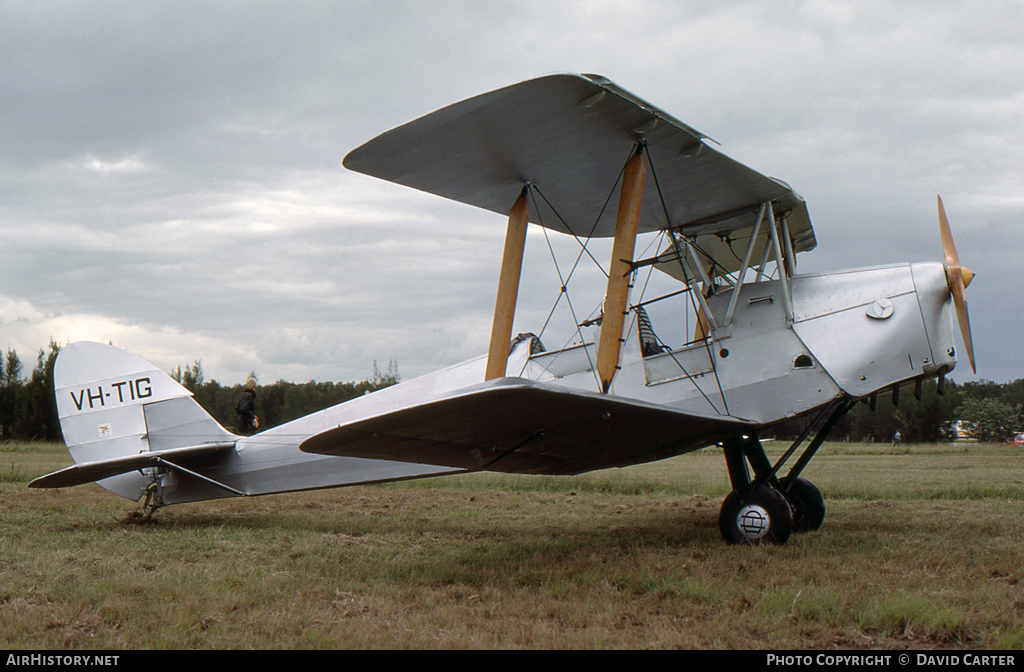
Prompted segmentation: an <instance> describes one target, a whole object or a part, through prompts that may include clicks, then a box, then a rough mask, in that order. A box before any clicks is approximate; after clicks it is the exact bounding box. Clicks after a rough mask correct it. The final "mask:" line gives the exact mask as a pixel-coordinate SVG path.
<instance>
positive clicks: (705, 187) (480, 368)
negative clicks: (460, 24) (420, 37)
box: [31, 74, 974, 544]
mask: <svg viewBox="0 0 1024 672" xmlns="http://www.w3.org/2000/svg"><path fill="white" fill-rule="evenodd" d="M708 140H709V138H708V137H707V136H705V135H704V134H703V133H700V132H699V131H697V130H695V129H693V128H691V127H689V126H687V125H686V124H684V123H682V122H680V121H679V120H677V119H675V118H673V117H672V116H670V115H668V114H666V113H665V112H663V111H661V110H660V109H658V108H656V107H654V106H652V105H650V104H649V103H647V102H645V101H643V100H641V99H640V98H638V97H636V96H634V95H632V94H631V93H629V92H627V91H625V90H624V89H622V88H620V87H618V86H616V85H615V84H614V83H612V82H611V81H609V80H607V79H605V78H603V77H600V76H597V75H570V74H559V75H552V76H545V77H541V78H538V79H533V80H529V81H526V82H522V83H519V84H516V85H513V86H509V87H506V88H503V89H499V90H497V91H492V92H490V93H486V94H483V95H480V96H476V97H474V98H470V99H468V100H465V101H462V102H460V103H456V104H454V105H451V106H449V107H446V108H443V109H441V110H438V111H436V112H433V113H431V114H428V115H426V116H424V117H421V118H419V119H417V120H415V121H412V122H409V123H408V124H405V125H403V126H400V127H398V128H395V129H393V130H391V131H388V132H386V133H384V134H382V135H380V136H378V137H377V138H375V139H373V140H371V141H369V142H367V143H366V144H364V145H363V146H361V147H359V148H357V149H355V150H353V151H352V152H351V153H350V154H348V156H347V157H346V158H345V161H344V165H345V166H346V167H347V168H349V169H351V170H354V171H357V172H360V173H364V174H366V175H370V176H373V177H377V178H382V179H384V180H389V181H392V182H396V183H398V184H402V185H406V186H410V187H413V188H416V189H419V190H422V191H425V192H428V193H431V194H436V195H439V196H443V197H445V198H449V199H453V200H455V201H459V202H461V203H466V204H470V205H475V206H477V207H479V208H483V209H485V210H490V211H493V212H497V213H500V214H501V215H502V216H505V215H507V216H508V224H507V227H508V228H507V233H506V239H505V247H504V256H503V259H502V261H501V273H500V277H499V282H498V288H497V300H496V305H495V310H494V320H493V326H492V331H491V340H490V348H489V351H488V354H487V355H486V356H481V357H478V358H476V359H471V360H469V361H467V362H463V363H461V364H456V365H454V366H451V367H448V368H446V369H444V370H441V371H438V372H436V373H433V374H429V375H425V376H422V377H419V378H415V379H413V380H409V381H406V382H403V383H400V384H398V385H395V386H392V387H389V388H386V389H383V390H380V391H378V392H375V393H373V394H369V395H366V396H364V397H360V398H358V399H354V400H351V401H348V402H345V403H343V404H339V405H337V406H334V407H332V408H328V409H326V410H323V411H320V412H317V413H313V414H312V415H309V416H306V417H304V418H300V419H298V420H294V421H292V422H289V423H287V424H284V425H281V426H278V427H274V428H272V429H268V430H266V431H263V432H261V433H258V434H256V435H254V436H248V437H241V436H236V435H234V434H232V433H231V432H229V431H227V430H226V429H224V428H223V427H221V426H220V425H219V424H218V423H217V422H216V421H215V420H213V418H212V417H210V415H209V414H207V413H206V411H204V410H203V409H202V408H201V407H200V406H199V405H198V404H197V403H196V402H195V401H194V400H193V399H192V397H191V393H190V392H189V391H188V390H186V389H185V388H184V387H182V386H181V385H179V384H178V383H176V382H175V381H174V380H172V379H171V378H170V377H168V376H167V375H166V374H164V373H162V372H161V371H159V370H158V369H157V368H155V367H154V366H152V365H151V364H149V363H147V362H145V361H143V360H141V359H139V358H138V357H135V356H134V355H131V354H129V353H127V352H124V351H122V350H120V349H117V348H114V347H111V346H107V345H101V344H97V343H87V342H82V343H73V344H70V345H68V346H67V347H65V348H64V349H63V350H62V351H61V353H60V355H59V357H58V358H57V362H56V367H55V371H54V380H55V393H56V395H57V407H58V412H59V415H60V421H61V429H62V430H63V433H64V439H65V441H66V443H67V445H68V449H69V451H70V453H71V455H72V457H73V459H74V460H75V462H76V464H75V465H73V466H71V467H68V468H67V469H63V470H61V471H58V472H55V473H52V474H49V475H46V476H43V477H41V478H38V479H36V480H35V481H33V482H32V483H31V486H32V487H37V488H49V487H64V486H72V485H78V484H82V483H88V482H92V481H96V482H98V483H99V484H100V485H101V486H103V487H104V488H106V489H108V490H110V491H112V492H114V493H117V494H118V495H122V496H124V497H127V498H129V499H133V500H136V501H141V500H143V498H145V501H144V506H145V508H146V509H147V511H148V512H152V511H153V510H155V509H156V508H158V507H161V506H164V505H168V504H174V503H181V502H193V501H198V500H205V499H212V498H217V497H226V496H247V495H264V494H270V493H278V492H287V491H296V490H307V489H317V488H331V487H339V486H345V485H352V484H357V483H374V482H382V481H392V480H399V479H409V478H419V477H424V476H436V475H440V474H455V473H462V472H466V471H478V470H484V471H497V472H505V473H516V474H578V473H581V472H587V471H591V470H596V469H607V468H610V467H623V466H627V465H632V464H638V463H642V462H650V461H654V460H660V459H663V458H667V457H670V456H674V455H680V454H682V453H686V452H689V451H694V450H698V449H700V448H705V447H708V446H714V445H721V446H722V450H723V453H724V456H725V460H724V461H725V465H726V468H727V469H728V473H729V477H730V480H731V482H732V488H733V489H732V492H731V493H730V494H729V495H728V496H727V497H726V498H725V501H724V503H723V504H722V509H721V514H720V516H719V524H720V528H721V532H722V536H723V537H724V539H725V540H726V541H728V542H730V543H740V544H761V543H784V542H785V541H786V540H787V539H788V538H789V536H790V533H791V532H792V531H808V530H815V529H817V528H818V527H819V526H820V525H821V523H822V519H823V518H824V515H825V505H824V501H823V498H822V495H821V493H820V492H819V490H818V489H817V488H816V487H815V486H814V485H813V484H811V483H810V482H809V481H807V480H806V479H804V478H802V477H801V473H802V472H803V470H804V468H805V467H806V466H807V464H808V462H809V461H810V460H811V458H812V457H813V456H814V454H815V452H816V451H817V449H818V448H819V446H820V445H821V443H822V441H823V440H824V439H825V437H826V436H827V434H828V432H829V430H830V429H831V428H832V427H833V425H834V424H835V423H836V421H837V420H838V419H839V418H840V417H841V416H842V415H843V414H844V413H845V412H846V411H848V410H849V409H850V407H851V406H852V405H853V404H854V403H856V402H857V401H860V400H867V401H871V402H872V403H873V401H874V398H875V395H877V394H878V393H879V392H884V391H887V390H891V391H892V393H893V397H894V400H895V398H896V397H897V395H898V392H899V390H900V388H901V386H903V385H907V386H910V385H913V386H914V387H915V391H916V393H917V395H918V396H919V395H920V392H921V385H922V381H924V380H926V379H929V378H935V377H937V378H938V379H939V387H940V390H941V387H942V384H943V381H944V379H945V376H946V374H948V373H949V372H950V371H951V370H952V369H953V366H954V365H955V364H956V353H955V347H956V345H957V343H956V342H955V340H954V339H955V335H954V329H953V316H954V313H955V315H956V318H957V321H958V322H959V327H960V333H961V335H962V338H963V343H964V347H965V350H966V352H967V356H968V358H969V360H970V362H971V367H972V368H973V367H974V355H973V352H972V345H971V336H970V326H969V322H968V316H967V306H966V302H965V299H964V289H965V287H966V286H967V284H968V283H969V282H970V279H971V277H972V276H971V273H970V272H969V271H967V269H964V268H962V267H961V266H960V263H959V260H958V257H957V253H956V250H955V248H954V246H953V240H952V237H951V235H950V232H949V226H948V223H947V221H946V215H945V212H944V211H943V205H942V201H941V199H939V201H938V209H939V222H940V231H941V239H942V245H943V248H944V251H945V260H944V263H941V264H940V263H937V262H933V263H912V264H911V263H903V264H893V265H886V266H877V267H872V268H861V269H856V270H847V271H840V272H836V273H811V274H798V273H797V256H798V255H799V254H800V253H801V252H806V251H808V250H811V249H813V248H814V247H815V245H816V241H815V236H814V231H813V229H812V227H811V221H810V218H809V216H808V212H807V207H806V204H805V203H804V201H803V199H802V198H801V197H800V196H799V195H797V193H796V192H794V191H793V190H792V189H791V188H790V187H789V186H788V185H787V184H785V183H784V182H781V181H779V180H776V179H774V178H770V177H766V176H764V175H761V174H759V173H757V172H755V171H754V170H751V169H750V168H748V167H746V166H744V165H741V164H740V163H737V162H736V161H734V160H732V159H730V158H729V157H727V156H725V155H724V154H722V153H721V152H719V151H718V150H716V149H715V148H714V147H712V146H711V144H709V142H708ZM529 223H533V224H536V225H539V226H541V227H544V228H545V229H548V230H553V231H558V232H561V233H564V234H570V235H572V236H575V237H576V239H577V240H578V241H579V242H580V244H581V245H582V246H583V247H584V249H586V244H587V243H588V242H589V241H591V240H592V239H595V238H612V241H611V247H612V251H611V259H610V262H609V264H608V266H607V267H606V268H605V269H604V270H605V273H606V274H607V288H606V291H605V294H604V301H603V304H602V307H601V309H599V310H598V311H596V312H595V314H594V316H593V319H589V320H585V321H583V323H581V324H578V325H576V326H575V327H574V328H575V330H576V333H577V334H578V339H576V340H578V342H576V341H574V342H573V344H572V345H569V346H567V347H564V348H562V349H560V350H557V351H547V350H545V349H544V347H543V345H542V344H541V341H540V339H539V338H538V337H536V336H534V335H532V334H525V335H520V336H519V337H517V338H516V339H513V338H512V326H513V317H514V314H515V307H516V302H517V294H518V286H519V280H520V273H521V269H522V259H523V250H524V245H525V240H526V230H527V226H528V224H529ZM640 233H653V234H655V235H656V236H661V237H662V238H661V240H662V243H663V245H662V247H659V248H658V252H656V253H655V254H654V255H653V256H650V257H648V258H642V259H635V258H634V257H635V255H634V252H635V247H636V239H637V235H638V234H640ZM650 267H653V268H655V269H657V270H659V271H663V272H664V273H665V274H667V278H668V279H669V281H670V282H672V283H674V284H675V287H674V288H673V290H672V291H670V292H668V293H667V294H666V296H664V297H657V298H655V299H650V300H642V301H641V300H637V297H636V296H635V293H631V289H632V288H633V284H634V281H635V278H636V276H637V274H638V273H639V272H641V269H646V271H647V272H649V271H650ZM659 277H661V276H659ZM602 283H603V280H602ZM562 291H563V292H564V291H565V290H564V287H563V289H562ZM669 297H675V298H676V299H677V300H679V301H680V302H681V303H682V308H681V309H680V310H682V311H687V310H689V311H692V315H693V323H694V324H693V327H694V328H693V329H692V339H690V340H688V342H685V343H682V344H677V345H674V346H670V345H668V344H666V343H665V342H663V341H662V340H661V339H660V338H659V337H658V336H657V334H656V330H655V329H654V326H656V325H653V324H652V321H651V319H650V317H649V315H648V311H647V306H651V305H652V304H653V303H654V302H655V301H659V300H660V299H662V298H665V299H667V298H669ZM690 335H691V332H690V329H689V327H687V333H686V338H687V339H689V336H690ZM800 416H806V417H807V418H808V422H807V423H806V426H807V430H806V431H805V432H804V434H803V436H801V437H800V438H799V439H798V440H797V441H795V442H793V444H792V445H791V446H790V447H789V448H788V449H787V450H785V452H784V453H783V454H782V455H781V457H779V458H778V459H777V460H776V461H775V462H774V463H773V462H772V460H770V459H769V457H768V455H767V454H766V453H765V451H764V449H763V448H762V446H761V443H760V441H759V438H758V437H759V435H760V434H763V433H764V432H765V430H766V429H768V428H771V427H772V426H773V425H775V424H777V423H779V422H782V421H784V420H787V419H791V418H795V417H800ZM798 451H799V453H800V454H799V455H798V456H797V459H796V460H795V462H793V463H792V464H790V466H789V468H788V470H787V471H786V472H785V473H783V471H782V470H783V467H784V466H786V465H787V464H789V463H790V460H791V459H792V458H793V457H794V456H795V455H797V453H798Z"/></svg>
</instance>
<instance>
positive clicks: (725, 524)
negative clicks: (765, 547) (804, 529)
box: [718, 485, 793, 546]
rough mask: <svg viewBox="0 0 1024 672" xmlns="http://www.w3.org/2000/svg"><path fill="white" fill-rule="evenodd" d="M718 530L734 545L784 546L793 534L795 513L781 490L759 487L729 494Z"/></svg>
mask: <svg viewBox="0 0 1024 672" xmlns="http://www.w3.org/2000/svg"><path fill="white" fill-rule="evenodd" d="M718 527H719V529H720V530H721V531H722V538H723V539H725V540H726V541H727V542H729V543H730V544H749V545H753V546H757V545H759V544H784V543H786V540H787V539H789V534H790V532H792V531H793V513H792V510H791V509H790V506H789V503H788V502H787V501H786V498H785V497H783V496H782V494H781V493H779V492H778V491H777V490H774V489H773V488H770V487H768V486H767V485H755V486H751V487H749V488H747V489H744V490H733V491H732V492H731V493H729V496H728V497H726V498H725V502H724V503H723V504H722V512H721V513H720V514H719V516H718Z"/></svg>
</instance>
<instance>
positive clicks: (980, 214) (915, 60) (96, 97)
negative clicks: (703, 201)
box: [0, 0, 1024, 384]
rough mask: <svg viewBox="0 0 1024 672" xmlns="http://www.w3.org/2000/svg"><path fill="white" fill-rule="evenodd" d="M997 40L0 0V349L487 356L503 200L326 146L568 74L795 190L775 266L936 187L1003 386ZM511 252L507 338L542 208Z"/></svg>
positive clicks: (659, 6)
mask: <svg viewBox="0 0 1024 672" xmlns="http://www.w3.org/2000/svg"><path fill="white" fill-rule="evenodd" d="M982 7H983V8H984V9H983V11H982V9H981V8H982ZM1022 34H1024V9H1022V5H1021V4H1020V3H1018V2H1015V1H1014V2H1011V1H1009V0H1007V1H1000V0H992V1H991V2H987V3H984V5H979V4H978V3H973V2H947V1H943V0H927V1H921V2H915V1H913V0H899V1H892V2H886V1H881V0H850V1H832V0H818V1H813V0H812V1H806V2H799V1H796V0H792V1H780V2H765V1H761V0H758V1H756V2H755V1H751V2H745V1H740V0H735V1H733V0H721V1H719V2H704V1H700V2H691V1H685V0H664V1H657V0H636V1H632V2H628V1H623V2H600V1H598V0H586V1H585V2H584V1H582V0H581V1H579V2H559V1H558V0H541V1H538V2H532V1H524V0H515V1H509V2H497V1H488V0H468V1H465V2H461V1H451V2H431V1H424V0H415V1H410V2H401V1H388V0H378V1H368V2H355V1H345V0H338V1H334V2H251V1H246V2H227V1H223V2H200V1H196V0H174V1H173V2H172V1H160V0H154V1H147V2H128V1H109V2H104V1H102V0H97V1H91V2H58V1H52V2H45V3H38V2H19V1H17V0H0V348H3V349H5V350H6V349H7V348H13V349H15V350H17V351H18V353H19V354H20V355H21V357H22V359H23V361H24V362H25V365H26V368H27V369H31V366H32V363H33V362H34V357H35V352H36V351H37V350H38V349H39V347H41V346H44V345H45V344H46V343H47V342H48V341H49V339H51V338H53V339H55V340H57V341H58V342H60V343H66V342H70V341H76V340H98V341H102V342H113V343H114V344H115V345H119V346H121V347H125V348H127V349H129V350H131V351H132V352H135V353H136V354H139V355H141V356H143V357H145V358H147V359H149V360H150V361H152V362H154V363H155V364H157V365H159V366H160V367H161V368H163V369H164V370H170V369H171V368H173V367H175V366H177V365H188V364H189V363H191V362H192V361H193V360H196V359H199V360H201V361H202V363H203V367H204V370H205V372H206V375H207V378H215V379H217V380H219V381H221V382H223V383H225V384H232V383H236V382H240V381H241V380H242V379H243V377H244V376H245V374H246V373H247V372H248V371H250V370H255V371H257V372H258V373H259V374H260V379H261V382H265V383H268V382H272V381H274V380H278V379H284V380H292V381H305V380H310V379H317V380H354V379H363V378H365V377H367V376H368V375H370V373H371V372H372V365H373V362H374V361H376V362H378V363H379V364H381V365H384V366H386V364H387V362H389V361H391V360H394V361H396V362H397V364H398V368H399V371H400V372H401V374H402V376H403V378H404V379H408V378H411V377H413V376H416V375H419V374H422V373H426V372H429V371H431V370H434V369H436V368H438V367H441V366H445V365H448V364H452V363H455V362H458V361H460V360H463V359H466V358H469V357H471V356H474V355H476V354H480V353H483V352H485V351H486V348H487V340H488V332H489V329H490V319H491V311H492V309H493V302H494V291H495V286H496V279H497V274H498V266H499V263H500V257H501V248H502V238H503V235H504V221H503V219H502V218H501V217H498V216H496V215H493V214H490V213H486V212H482V211H478V210H476V209H474V208H471V207H468V206H464V205H460V204H457V203H451V202H447V201H444V200H442V199H439V198H437V197H433V196H429V195H426V194H421V193H419V192H415V191H412V190H409V189H407V188H404V187H400V186H396V185H392V184H388V183H385V182H381V181H379V180H374V179H373V178H370V177H366V176H362V175H359V174H355V173H351V172H349V171H347V170H346V169H345V168H343V167H342V165H341V161H342V159H343V158H344V156H345V154H347V153H348V152H349V151H350V150H351V149H353V148H355V147H357V146H359V145H361V144H362V143H364V142H366V141H367V140H369V139H370V138H372V137H374V136H376V135H377V134H379V133H381V132H383V131H386V130H388V129H390V128H392V127H394V126H397V125H400V124H402V123H404V122H406V121H409V120H411V119H413V118H415V117H418V116H421V115H423V114H426V113H428V112H431V111H433V110H435V109H437V108H440V107H443V106H445V105H448V104H450V103H453V102H456V101H458V100H461V99H463V98H467V97H470V96H473V95H476V94H479V93H483V92H486V91H490V90H492V89H496V88H500V87H503V86H507V85H510V84H513V83H516V82H518V81H522V80H525V79H530V78H533V77H537V76H540V75H544V74H549V73H552V72H587V73H599V74H602V75H604V76H606V77H609V78H610V79H612V80H613V81H615V82H616V83H618V84H619V85H621V86H623V87H625V88H626V89H629V90H630V91H633V92H634V93H636V94H637V95H639V96H641V97H643V98H645V99H647V100H649V101H650V102H652V103H653V104H655V105H657V106H658V107H660V108H662V109H664V110H666V111H667V112H669V113H670V114H672V115H674V116H676V117H677V118H679V119H681V120H683V121H685V122H686V123H688V124H690V125H692V126H693V127H695V128H697V129H699V130H701V131H703V132H704V133H706V134H707V135H709V136H711V137H712V138H714V139H715V140H717V141H718V142H719V143H721V148H720V149H721V150H722V151H723V152H725V153H726V154H728V155H730V156H732V157H733V158H735V159H737V160H739V161H741V162H743V163H746V164H747V165H749V166H751V167H752V168H754V169H756V170H759V171H761V172H763V173H766V174H769V175H773V176H776V177H779V178H781V179H783V180H785V181H787V182H788V183H789V184H791V185H792V186H793V188H794V189H795V190H796V191H797V192H799V193H800V194H801V195H802V196H803V197H804V198H805V199H806V201H807V203H808V208H809V211H810V214H811V218H812V221H813V222H814V225H815V230H816V234H817V239H818V248H817V249H816V250H814V251H812V252H809V253H807V254H804V255H802V256H801V260H800V264H801V266H800V268H801V270H810V271H823V270H829V269H839V268H849V267H856V266H868V265H875V264H881V263H891V262H899V261H923V260H940V259H941V246H940V243H939V236H938V230H937V217H936V212H935V195H936V194H941V195H942V197H943V200H944V201H945V204H946V209H947V212H948V213H949V217H950V220H951V224H952V226H953V231H954V236H955V238H956V241H957V246H958V248H959V252H960V257H961V260H962V261H963V263H964V264H965V265H967V266H969V267H970V268H972V270H974V271H975V272H976V273H977V277H976V279H975V281H974V284H972V286H971V287H970V289H969V290H968V300H969V304H970V310H971V320H972V325H973V331H974V340H975V349H976V353H977V360H978V375H977V377H978V378H986V379H991V380H996V381H999V382H1003V381H1007V380H1012V379H1016V378H1021V377H1024V352H1022V347H1021V344H1020V343H1021V335H1022V334H1024V317H1022V315H1024V298H1022V296H1024V291H1022V290H1024V243H1022V237H1024V236H1022V233H1024V40H1022V39H1021V35H1022ZM574 246H575V242H572V241H571V239H570V240H569V243H567V242H566V241H564V240H554V241H553V247H554V249H555V250H556V252H557V253H559V254H565V255H568V259H569V262H568V263H569V264H571V262H572V259H573V258H574V255H575V249H577V248H575V247H574ZM599 258H601V259H602V260H604V257H603V256H602V255H599ZM525 272H526V278H525V279H524V284H523V287H522V289H521V292H520V312H519V316H518V318H517V323H516V331H538V330H539V329H540V326H541V324H543V321H544V319H545V317H546V316H547V314H548V311H549V309H550V308H551V305H552V302H553V301H554V299H555V298H556V296H557V293H558V285H557V279H554V277H555V276H554V275H553V271H552V264H551V254H550V252H549V250H548V246H547V243H546V241H545V238H544V236H543V235H542V234H541V233H539V232H538V231H531V234H530V237H529V239H528V243H527V260H526V271H525ZM598 273H599V271H597V270H596V269H592V268H587V269H586V270H581V271H580V274H579V277H578V278H577V279H574V282H577V281H583V282H585V281H587V280H589V279H594V280H600V282H596V283H591V284H594V285H595V286H596V288H597V293H596V294H594V293H593V292H591V293H588V292H589V290H586V289H583V290H580V292H581V294H580V295H579V298H578V299H577V304H578V306H579V308H578V310H579V311H580V312H582V313H585V314H586V313H589V312H590V310H591V309H593V308H594V305H592V304H593V303H594V302H596V301H599V300H600V296H599V294H600V291H602V290H603V287H602V286H601V285H602V284H603V279H601V278H599V277H598ZM570 331H571V325H570ZM546 333H550V334H551V336H550V338H547V337H546V338H545V340H546V341H548V345H549V346H552V345H561V343H560V342H559V340H560V338H561V337H562V334H561V333H560V332H559V331H558V330H557V329H556V328H554V327H552V329H551V331H550V332H546ZM563 333H568V332H563ZM954 378H955V379H956V380H958V381H964V380H970V379H973V378H974V376H971V375H970V369H969V367H967V365H966V363H962V365H961V366H960V367H959V368H958V369H957V372H956V374H954Z"/></svg>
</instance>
